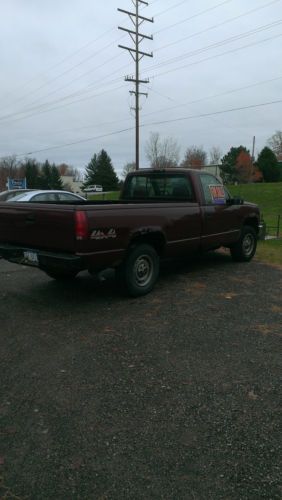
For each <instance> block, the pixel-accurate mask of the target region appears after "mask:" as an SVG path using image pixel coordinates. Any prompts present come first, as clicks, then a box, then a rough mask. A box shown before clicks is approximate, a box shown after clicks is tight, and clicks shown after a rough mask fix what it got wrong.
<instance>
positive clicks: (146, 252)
mask: <svg viewBox="0 0 282 500" xmlns="http://www.w3.org/2000/svg"><path fill="white" fill-rule="evenodd" d="M159 269H160V259H159V256H158V254H157V252H156V250H155V249H154V248H153V247H152V246H151V245H147V244H142V245H138V246H136V247H133V248H132V250H131V251H130V253H129V254H128V256H127V258H126V260H125V262H124V263H123V264H122V266H121V267H120V268H119V269H118V273H117V274H118V277H119V279H120V280H121V281H122V284H123V285H125V287H126V290H127V292H128V293H129V295H131V296H132V297H139V296H141V295H146V294H147V293H149V292H150V291H151V290H152V288H153V286H154V285H155V283H156V281H157V278H158V275H159Z"/></svg>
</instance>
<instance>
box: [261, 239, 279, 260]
mask: <svg viewBox="0 0 282 500" xmlns="http://www.w3.org/2000/svg"><path fill="white" fill-rule="evenodd" d="M256 257H257V259H259V260H261V261H262V262H267V263H269V264H276V265H280V266H282V240H281V239H280V240H267V241H259V243H258V247H257V252H256Z"/></svg>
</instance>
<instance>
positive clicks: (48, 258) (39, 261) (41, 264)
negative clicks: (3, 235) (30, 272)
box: [0, 243, 83, 271]
mask: <svg viewBox="0 0 282 500" xmlns="http://www.w3.org/2000/svg"><path fill="white" fill-rule="evenodd" d="M0 257H3V259H6V260H8V261H9V262H14V263H15V264H22V265H24V266H32V267H38V268H40V269H45V268H52V269H54V270H55V269H60V270H69V271H81V270H82V269H83V266H82V261H81V257H79V256H77V255H70V254H64V253H57V252H46V251H45V250H39V249H36V248H26V247H21V246H17V245H9V244H4V243H0Z"/></svg>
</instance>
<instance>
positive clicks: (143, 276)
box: [134, 255, 154, 286]
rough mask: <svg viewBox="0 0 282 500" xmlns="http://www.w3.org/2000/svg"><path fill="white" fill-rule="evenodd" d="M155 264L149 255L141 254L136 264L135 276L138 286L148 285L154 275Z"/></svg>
mask: <svg viewBox="0 0 282 500" xmlns="http://www.w3.org/2000/svg"><path fill="white" fill-rule="evenodd" d="M153 272H154V265H153V260H152V258H151V257H150V256H149V255H140V256H139V257H138V259H137V260H136V262H135V264H134V277H135V282H136V284H137V285H138V286H147V285H148V284H149V283H150V281H151V279H152V276H153Z"/></svg>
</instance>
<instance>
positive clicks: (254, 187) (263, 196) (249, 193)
mask: <svg viewBox="0 0 282 500" xmlns="http://www.w3.org/2000/svg"><path fill="white" fill-rule="evenodd" d="M228 189H229V191H230V192H231V194H232V195H233V196H240V197H241V198H243V199H244V200H245V201H250V202H252V203H256V204H257V205H258V206H259V207H260V210H261V213H262V215H263V218H264V220H265V222H266V226H267V233H268V234H271V235H276V229H275V228H276V227H277V222H278V215H280V216H281V222H280V234H281V233H282V182H275V183H257V184H240V185H238V186H228Z"/></svg>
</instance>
